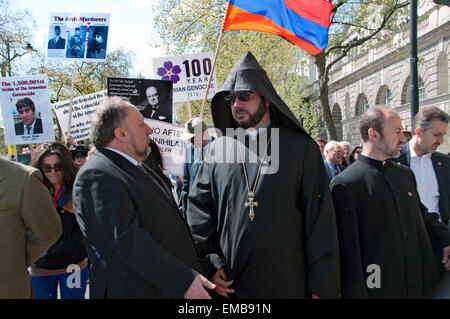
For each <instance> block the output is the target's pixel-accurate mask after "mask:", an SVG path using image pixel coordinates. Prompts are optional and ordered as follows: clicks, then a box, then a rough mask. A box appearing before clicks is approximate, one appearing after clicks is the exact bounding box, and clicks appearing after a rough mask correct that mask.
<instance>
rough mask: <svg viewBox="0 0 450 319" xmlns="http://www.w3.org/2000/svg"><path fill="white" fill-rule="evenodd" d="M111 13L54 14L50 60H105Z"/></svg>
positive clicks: (50, 39)
mask: <svg viewBox="0 0 450 319" xmlns="http://www.w3.org/2000/svg"><path fill="white" fill-rule="evenodd" d="M109 17H110V15H109V13H51V14H50V25H49V30H48V42H47V58H49V59H70V60H75V61H105V60H106V48H107V43H108V31H109V19H110V18H109Z"/></svg>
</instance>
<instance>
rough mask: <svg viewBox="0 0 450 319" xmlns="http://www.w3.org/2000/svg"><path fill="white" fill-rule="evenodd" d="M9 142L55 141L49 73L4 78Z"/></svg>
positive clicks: (5, 112)
mask: <svg viewBox="0 0 450 319" xmlns="http://www.w3.org/2000/svg"><path fill="white" fill-rule="evenodd" d="M0 81H1V88H2V91H1V94H0V100H1V106H2V115H3V123H4V127H5V143H6V145H14V144H32V143H41V142H53V141H54V140H55V132H54V129H53V118H52V111H51V108H50V95H49V91H48V79H47V75H30V76H24V77H9V78H1V80H0Z"/></svg>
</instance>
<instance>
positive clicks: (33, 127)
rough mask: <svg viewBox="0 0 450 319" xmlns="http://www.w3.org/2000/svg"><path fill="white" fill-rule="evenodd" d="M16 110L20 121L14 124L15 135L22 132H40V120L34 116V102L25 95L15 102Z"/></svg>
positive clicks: (22, 133) (41, 130) (41, 131)
mask: <svg viewBox="0 0 450 319" xmlns="http://www.w3.org/2000/svg"><path fill="white" fill-rule="evenodd" d="M16 108H17V112H19V116H20V119H21V120H22V121H21V122H18V123H16V124H15V125H14V129H15V130H16V135H24V134H27V135H29V134H42V133H43V129H42V120H41V119H40V118H36V108H35V106H34V102H33V101H32V100H31V99H30V98H28V97H26V98H23V99H20V100H18V101H17V103H16Z"/></svg>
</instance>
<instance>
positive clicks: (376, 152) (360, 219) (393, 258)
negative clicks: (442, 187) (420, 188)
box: [331, 106, 450, 298]
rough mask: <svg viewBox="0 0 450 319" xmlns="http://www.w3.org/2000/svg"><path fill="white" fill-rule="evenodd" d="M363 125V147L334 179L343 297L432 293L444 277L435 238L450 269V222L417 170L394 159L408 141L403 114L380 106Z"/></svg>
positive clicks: (412, 296) (405, 295)
mask: <svg viewBox="0 0 450 319" xmlns="http://www.w3.org/2000/svg"><path fill="white" fill-rule="evenodd" d="M360 132H361V137H362V139H363V141H364V148H363V152H362V153H361V154H360V155H359V156H358V159H357V160H356V161H355V162H354V163H353V164H352V165H350V166H349V167H348V168H346V169H345V170H344V171H343V172H342V173H340V174H339V175H338V176H336V177H335V178H334V179H333V180H332V181H331V193H332V196H333V201H334V207H335V210H336V218H337V222H338V229H339V248H340V257H341V282H342V297H343V298H426V297H429V296H430V295H431V294H432V293H433V290H434V288H435V286H436V285H437V283H438V280H439V271H438V265H437V263H436V259H435V257H434V253H433V248H432V246H431V241H430V238H433V239H434V240H436V242H437V243H439V245H440V247H441V249H442V250H443V258H442V260H441V261H440V262H441V263H443V264H444V265H445V268H446V269H447V270H450V258H449V256H450V230H449V228H448V227H447V226H445V225H444V224H442V223H439V222H438V220H437V216H436V215H433V214H428V212H427V209H426V207H425V206H424V205H423V204H422V203H421V202H420V196H419V194H418V193H417V185H416V181H415V179H414V174H413V172H412V171H411V170H410V169H409V168H407V167H404V166H401V165H400V166H399V165H397V164H395V163H393V162H391V161H390V160H389V159H390V158H392V157H397V156H398V155H399V154H400V149H401V147H402V145H403V143H404V142H405V137H404V135H403V126H402V122H401V120H400V117H399V116H398V114H397V113H396V112H395V111H394V110H392V109H390V108H388V107H386V106H374V107H372V108H370V109H369V110H368V111H366V113H364V115H363V116H362V118H361V121H360Z"/></svg>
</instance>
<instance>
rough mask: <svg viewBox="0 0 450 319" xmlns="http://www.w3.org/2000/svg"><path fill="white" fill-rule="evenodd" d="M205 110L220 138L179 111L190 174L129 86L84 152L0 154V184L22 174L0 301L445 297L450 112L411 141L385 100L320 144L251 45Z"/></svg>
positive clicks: (432, 111)
mask: <svg viewBox="0 0 450 319" xmlns="http://www.w3.org/2000/svg"><path fill="white" fill-rule="evenodd" d="M211 111H212V116H213V121H214V126H215V128H216V130H217V131H219V132H222V133H223V134H222V135H220V134H219V136H218V137H217V138H213V137H211V136H210V135H209V133H208V130H207V125H206V123H205V122H204V121H203V120H202V119H200V118H193V119H190V120H189V121H187V122H186V125H185V132H184V134H183V136H182V138H184V139H186V140H187V141H189V142H190V143H188V144H187V146H186V149H185V163H184V176H183V178H182V183H181V182H180V181H178V182H175V183H174V182H173V181H171V179H170V178H169V177H167V176H166V175H164V163H163V161H162V159H161V154H160V152H159V149H158V146H157V144H156V143H155V142H153V141H152V140H151V139H150V138H149V135H150V134H151V133H152V129H151V128H150V127H149V126H148V125H147V124H146V123H145V121H144V117H143V115H142V114H141V113H140V112H139V109H138V108H137V107H136V106H135V105H133V104H131V103H130V102H129V101H128V100H126V99H124V98H120V97H108V98H106V99H105V100H104V102H103V103H102V104H101V105H100V106H99V107H98V109H97V112H96V115H95V119H94V121H93V123H92V128H91V142H92V144H93V147H92V149H91V150H89V149H88V148H87V147H85V146H83V145H76V143H75V142H74V141H73V139H71V138H70V136H69V138H68V145H64V144H62V143H60V142H53V143H45V144H42V145H41V146H40V147H39V149H38V150H37V151H35V153H34V154H33V159H32V165H31V166H32V167H26V166H24V165H19V164H14V163H12V162H8V161H4V160H0V176H5V177H6V178H5V179H3V180H2V181H1V183H11V184H10V185H14V188H7V187H4V189H6V192H7V196H3V197H0V207H2V210H5V211H6V212H2V213H1V215H0V221H2V222H1V223H0V237H1V238H2V240H0V245H2V249H0V256H1V257H2V260H8V262H3V263H2V265H1V266H0V298H30V297H33V296H34V297H36V298H56V295H57V291H56V289H57V287H58V285H59V289H60V296H61V298H83V296H84V295H85V291H86V285H87V283H88V281H89V287H90V298H94V299H96V298H114V299H115V298H186V299H210V298H214V299H217V300H226V299H248V298H313V299H317V298H346V299H351V298H433V297H437V296H439V293H441V294H442V291H438V290H437V289H436V288H438V287H442V281H443V280H445V278H448V275H449V274H450V272H449V271H450V228H449V215H450V209H449V207H450V202H449V200H450V199H449V194H450V159H449V156H448V155H445V154H441V153H439V152H437V151H436V149H437V148H438V146H439V145H440V144H442V143H443V138H444V136H445V134H446V132H447V128H448V122H449V115H448V114H447V113H446V112H444V111H442V110H440V109H439V108H436V107H428V108H424V109H422V110H421V111H420V112H419V113H418V114H417V116H416V118H415V131H414V132H413V133H414V134H413V136H412V138H411V140H409V141H407V139H406V138H405V135H404V134H403V127H402V122H401V120H400V117H399V115H398V114H397V113H396V111H395V110H393V109H391V108H388V107H386V106H382V105H377V106H374V107H371V108H370V109H369V110H368V111H366V113H364V115H362V117H361V121H360V127H359V129H360V134H361V139H362V144H361V145H353V146H352V145H351V144H350V143H349V142H347V141H328V142H327V141H325V140H324V139H321V138H317V139H316V140H314V139H312V138H311V137H310V136H309V134H308V133H307V132H306V131H305V130H304V129H303V128H302V127H301V125H300V122H299V120H298V119H297V118H296V117H295V116H294V114H293V113H292V112H291V111H290V109H289V108H288V106H287V105H286V104H285V102H284V101H283V100H282V99H281V98H280V96H279V95H278V93H277V92H276V90H275V88H274V87H273V85H272V84H271V82H270V80H269V78H268V76H267V74H266V72H265V71H264V69H263V68H262V67H261V66H260V65H259V63H258V62H257V60H256V59H255V58H254V57H253V55H252V54H251V53H250V52H248V53H247V54H246V55H245V56H243V57H242V58H241V60H240V61H239V62H238V63H237V64H236V65H235V66H234V67H233V68H232V69H231V70H230V72H229V74H228V76H227V78H226V80H225V82H224V84H223V86H222V88H221V89H220V91H218V92H217V93H216V94H215V95H214V97H213V99H212V104H211ZM70 149H71V150H72V151H71V150H70ZM408 166H409V167H408ZM180 183H181V184H182V186H181V189H178V190H177V189H175V188H174V184H175V185H178V184H180ZM6 198H8V199H7V200H6ZM5 200H6V201H5ZM3 221H5V222H3ZM6 224H7V225H6ZM22 243H25V244H24V245H23V244H22ZM3 247H8V250H6V249H3ZM13 248H14V249H13ZM30 278H31V279H30ZM444 289H450V287H448V285H447V286H445V285H444ZM447 293H448V290H447ZM447 298H450V295H447Z"/></svg>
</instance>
